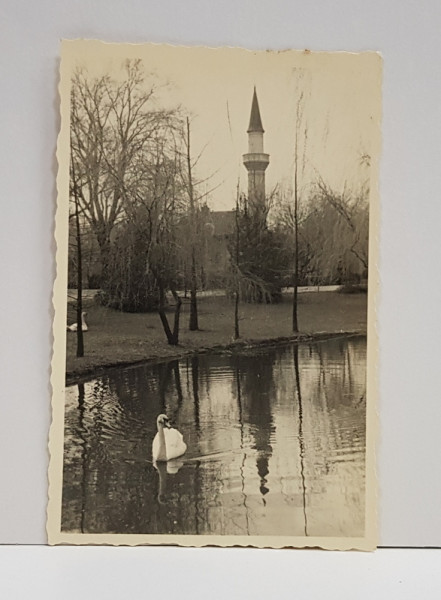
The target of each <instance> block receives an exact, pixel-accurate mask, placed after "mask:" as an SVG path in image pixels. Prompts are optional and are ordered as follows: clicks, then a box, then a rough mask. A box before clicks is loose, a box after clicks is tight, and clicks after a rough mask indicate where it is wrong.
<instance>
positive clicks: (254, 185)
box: [243, 86, 269, 203]
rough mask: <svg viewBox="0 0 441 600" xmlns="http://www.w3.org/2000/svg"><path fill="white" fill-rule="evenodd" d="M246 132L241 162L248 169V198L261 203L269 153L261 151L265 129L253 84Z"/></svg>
mask: <svg viewBox="0 0 441 600" xmlns="http://www.w3.org/2000/svg"><path fill="white" fill-rule="evenodd" d="M247 133H248V153H247V154H244V155H243V164H244V165H245V168H246V169H247V171H248V198H249V200H250V201H251V202H254V203H263V202H265V170H266V168H267V166H268V165H269V154H265V153H264V151H263V134H264V133H265V131H264V129H263V125H262V118H261V116H260V109H259V101H258V100H257V92H256V86H254V93H253V100H252V102H251V114H250V123H249V125H248V130H247Z"/></svg>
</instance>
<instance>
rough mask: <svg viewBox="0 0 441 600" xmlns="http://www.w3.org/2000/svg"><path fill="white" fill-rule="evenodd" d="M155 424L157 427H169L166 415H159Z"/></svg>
mask: <svg viewBox="0 0 441 600" xmlns="http://www.w3.org/2000/svg"><path fill="white" fill-rule="evenodd" d="M156 424H157V426H158V427H171V425H170V419H169V418H168V417H167V415H159V417H158V418H157V419H156Z"/></svg>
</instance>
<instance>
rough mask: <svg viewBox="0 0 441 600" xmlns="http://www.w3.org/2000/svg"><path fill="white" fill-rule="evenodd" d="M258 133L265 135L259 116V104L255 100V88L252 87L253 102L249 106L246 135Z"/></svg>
mask: <svg viewBox="0 0 441 600" xmlns="http://www.w3.org/2000/svg"><path fill="white" fill-rule="evenodd" d="M251 132H260V133H265V130H264V128H263V126H262V118H261V116H260V110H259V102H258V100H257V92H256V86H254V94H253V102H252V104H251V115H250V124H249V125H248V131H247V133H251Z"/></svg>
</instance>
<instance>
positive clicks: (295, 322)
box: [292, 116, 299, 333]
mask: <svg viewBox="0 0 441 600" xmlns="http://www.w3.org/2000/svg"><path fill="white" fill-rule="evenodd" d="M298 158H299V157H298V116H297V125H296V146H295V164H294V252H295V258H294V277H293V297H292V330H293V333H298V331H299V323H298V320H297V294H298V285H299V214H298V208H299V198H298V181H297V174H298Z"/></svg>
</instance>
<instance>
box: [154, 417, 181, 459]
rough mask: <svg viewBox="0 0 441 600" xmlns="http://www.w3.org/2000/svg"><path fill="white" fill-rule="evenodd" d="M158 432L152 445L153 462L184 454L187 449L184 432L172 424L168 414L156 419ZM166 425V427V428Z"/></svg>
mask: <svg viewBox="0 0 441 600" xmlns="http://www.w3.org/2000/svg"><path fill="white" fill-rule="evenodd" d="M156 426H157V428H158V433H157V434H156V435H155V438H154V440H153V445H152V455H153V462H154V463H156V462H165V461H167V460H172V459H173V458H178V456H182V455H183V454H184V453H185V451H186V450H187V444H186V443H185V442H184V438H183V437H182V433H180V432H179V431H178V430H177V429H173V428H172V427H171V426H170V420H169V418H168V417H167V415H159V417H158V418H157V419H156ZM164 427H165V429H164Z"/></svg>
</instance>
